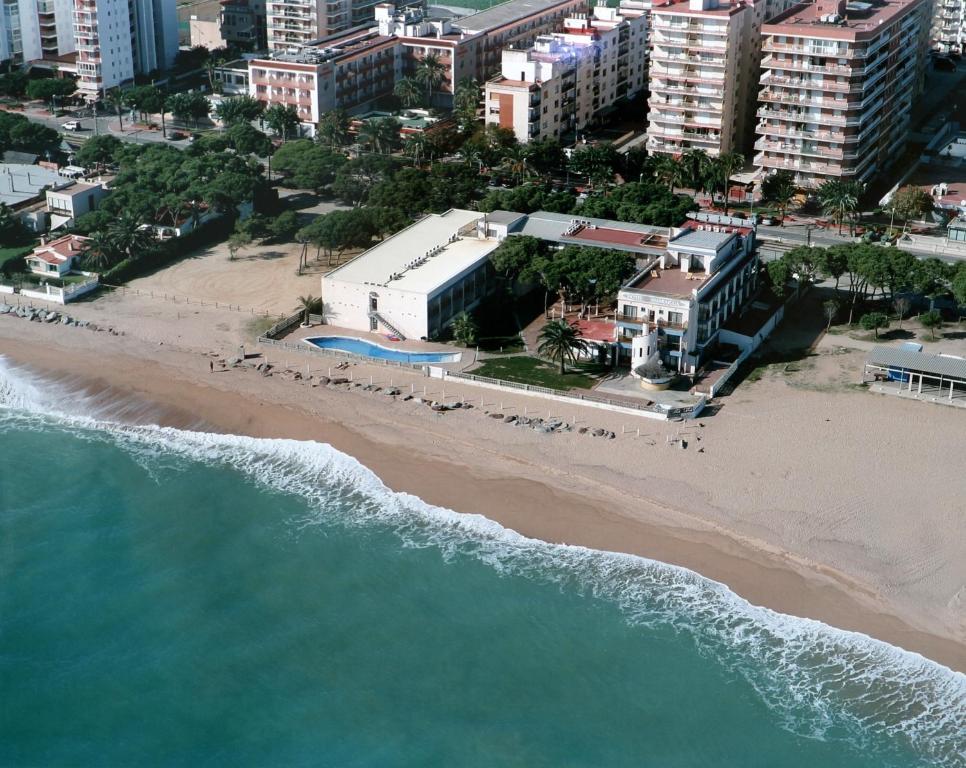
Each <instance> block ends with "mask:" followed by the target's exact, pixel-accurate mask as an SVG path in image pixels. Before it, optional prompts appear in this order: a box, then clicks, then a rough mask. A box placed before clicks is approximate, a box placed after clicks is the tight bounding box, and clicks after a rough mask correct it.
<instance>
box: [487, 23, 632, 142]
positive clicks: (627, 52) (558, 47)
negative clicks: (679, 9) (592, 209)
mask: <svg viewBox="0 0 966 768" xmlns="http://www.w3.org/2000/svg"><path fill="white" fill-rule="evenodd" d="M563 28H564V31H563V32H555V33H551V34H549V35H541V36H540V37H538V38H537V40H536V42H535V43H534V45H533V46H532V47H530V48H528V49H525V50H516V49H510V50H505V51H503V60H502V69H501V74H500V75H499V76H498V77H495V78H492V79H491V80H489V81H487V83H486V89H485V96H484V107H485V109H484V117H485V121H486V123H487V124H492V125H498V126H500V127H502V128H507V129H510V130H512V131H513V132H514V135H516V137H517V140H518V141H520V142H528V141H530V140H532V139H539V138H555V139H561V138H564V137H565V136H567V135H570V136H571V137H572V136H575V135H576V133H577V132H578V131H580V130H581V129H583V128H585V127H587V126H588V125H590V124H592V123H593V122H594V121H595V120H596V119H597V118H598V117H599V116H600V115H601V114H602V113H604V112H606V111H608V110H609V109H611V108H612V107H613V105H614V104H615V103H617V102H618V101H620V100H621V99H626V98H632V97H633V96H635V95H636V94H637V93H639V92H640V91H641V90H642V89H643V88H644V86H645V81H646V70H647V64H646V60H647V59H646V57H647V19H646V15H645V13H644V12H643V11H642V10H638V9H636V8H634V9H630V10H629V11H628V12H626V13H625V11H624V8H623V6H622V7H621V8H620V9H617V8H610V7H607V6H605V5H598V6H597V7H596V8H594V12H593V14H592V15H590V16H587V15H584V14H580V15H577V16H572V17H570V18H567V19H565V20H564V25H563Z"/></svg>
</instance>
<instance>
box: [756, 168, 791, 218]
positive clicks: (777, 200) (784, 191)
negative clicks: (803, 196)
mask: <svg viewBox="0 0 966 768" xmlns="http://www.w3.org/2000/svg"><path fill="white" fill-rule="evenodd" d="M797 194H798V185H797V184H796V183H795V174H794V173H793V172H792V171H775V173H773V174H771V175H769V176H767V177H766V178H765V180H764V181H763V182H762V183H761V199H762V201H763V202H770V203H774V204H775V207H776V208H778V215H779V217H780V218H779V224H780V225H781V226H783V227H784V226H785V213H786V211H788V205H789V203H791V202H792V200H794V199H795V195H797Z"/></svg>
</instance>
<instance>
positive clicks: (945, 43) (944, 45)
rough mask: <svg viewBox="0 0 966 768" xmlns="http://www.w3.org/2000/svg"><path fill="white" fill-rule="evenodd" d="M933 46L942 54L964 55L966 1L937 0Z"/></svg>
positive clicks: (933, 23) (934, 11)
mask: <svg viewBox="0 0 966 768" xmlns="http://www.w3.org/2000/svg"><path fill="white" fill-rule="evenodd" d="M931 37H932V45H933V48H935V49H936V50H937V51H941V52H942V53H962V52H963V48H964V45H966V0H935V3H934V6H933V16H932V31H931Z"/></svg>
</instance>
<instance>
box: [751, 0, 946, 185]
mask: <svg viewBox="0 0 966 768" xmlns="http://www.w3.org/2000/svg"><path fill="white" fill-rule="evenodd" d="M929 13H930V4H929V3H928V2H927V0H873V1H872V2H859V1H858V0H856V1H854V2H846V1H845V0H818V1H817V2H815V3H810V4H800V5H796V6H795V7H793V8H792V9H790V10H789V11H787V12H785V13H783V14H779V15H778V16H777V17H775V18H773V19H771V20H770V21H769V22H768V23H767V24H765V26H764V28H763V31H762V36H763V46H764V52H765V57H764V59H763V60H762V72H761V92H760V95H759V104H760V108H759V110H758V118H759V122H758V128H757V132H758V134H759V137H760V138H759V139H758V141H757V143H756V144H755V149H756V150H757V154H756V155H755V166H756V167H757V168H758V169H759V171H760V172H762V173H770V172H773V171H776V170H789V171H792V172H794V174H795V181H796V183H797V184H799V185H801V186H804V187H816V186H818V185H819V184H821V183H822V182H823V181H825V180H827V179H841V180H846V181H853V180H854V181H859V182H867V181H868V180H869V179H871V178H872V177H873V176H874V175H875V174H877V173H879V172H880V171H882V170H883V169H884V168H886V167H888V166H889V165H890V164H891V163H892V162H893V161H895V160H896V159H897V158H898V157H900V156H901V154H902V149H903V147H904V145H905V142H906V137H907V134H908V132H909V122H910V119H911V115H912V107H913V104H914V102H915V100H916V98H917V97H918V95H919V93H920V92H921V90H922V85H923V77H924V72H925V60H926V51H927V47H928V46H927V40H926V37H927V35H928V29H929V23H928V15H929Z"/></svg>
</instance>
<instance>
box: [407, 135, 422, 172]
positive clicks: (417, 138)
mask: <svg viewBox="0 0 966 768" xmlns="http://www.w3.org/2000/svg"><path fill="white" fill-rule="evenodd" d="M403 152H404V153H405V155H406V157H411V158H412V159H413V162H414V163H415V164H416V165H419V161H420V160H421V159H422V158H423V157H425V156H426V134H424V133H414V134H411V135H410V136H409V138H407V139H406V142H405V144H403Z"/></svg>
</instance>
